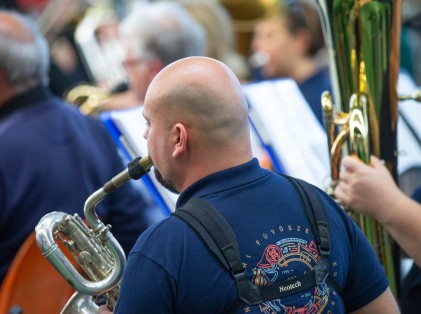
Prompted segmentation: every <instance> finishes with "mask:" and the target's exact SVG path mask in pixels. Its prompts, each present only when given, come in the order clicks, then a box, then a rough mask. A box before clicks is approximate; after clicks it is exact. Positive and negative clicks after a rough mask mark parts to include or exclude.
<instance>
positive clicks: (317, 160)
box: [243, 79, 330, 189]
mask: <svg viewBox="0 0 421 314" xmlns="http://www.w3.org/2000/svg"><path fill="white" fill-rule="evenodd" d="M243 88H244V91H245V93H246V95H247V98H248V100H249V105H250V106H252V107H253V109H254V111H255V112H256V114H257V115H258V116H259V118H260V120H261V121H262V124H263V126H264V128H265V129H266V131H267V134H268V136H269V137H270V141H271V143H272V145H273V147H274V149H275V151H276V153H277V155H278V158H279V159H280V161H281V163H282V165H283V167H284V169H285V171H286V173H287V174H289V175H291V176H294V177H297V178H301V179H304V180H306V181H308V182H310V183H312V184H314V185H316V186H318V187H319V188H321V189H325V188H326V185H327V183H328V179H329V177H330V166H329V154H328V144H327V136H326V133H325V131H324V129H323V128H322V126H321V125H320V123H319V122H318V120H317V118H316V117H315V116H314V114H313V112H312V111H311V108H310V107H309V105H308V104H307V102H306V100H305V99H304V97H303V96H302V94H301V91H300V90H299V88H298V86H297V84H296V83H295V82H294V81H293V80H291V79H280V80H271V81H263V82H258V83H251V84H246V85H244V86H243Z"/></svg>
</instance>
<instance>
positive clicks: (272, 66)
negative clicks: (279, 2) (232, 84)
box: [252, 17, 297, 78]
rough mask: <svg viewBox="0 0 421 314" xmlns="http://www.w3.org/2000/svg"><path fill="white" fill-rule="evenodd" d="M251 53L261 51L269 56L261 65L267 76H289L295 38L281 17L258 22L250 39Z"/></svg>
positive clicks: (293, 55)
mask: <svg viewBox="0 0 421 314" xmlns="http://www.w3.org/2000/svg"><path fill="white" fill-rule="evenodd" d="M252 51H253V53H259V52H263V53H265V54H266V55H267V56H268V57H269V58H268V61H267V63H266V64H265V65H263V67H262V72H263V75H265V76H266V77H268V78H275V77H286V76H290V73H291V70H290V68H291V65H292V63H293V62H292V61H293V60H294V59H295V58H296V55H297V50H296V38H295V37H294V35H292V34H291V33H290V32H289V31H288V28H287V26H286V22H285V20H284V18H282V17H274V18H271V19H267V20H263V21H261V22H259V23H258V24H257V25H256V27H255V30H254V35H253V40H252Z"/></svg>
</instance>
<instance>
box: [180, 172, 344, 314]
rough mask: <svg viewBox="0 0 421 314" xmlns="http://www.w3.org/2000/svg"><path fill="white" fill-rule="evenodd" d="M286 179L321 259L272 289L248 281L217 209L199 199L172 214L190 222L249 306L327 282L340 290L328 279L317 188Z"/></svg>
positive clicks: (326, 242) (324, 225) (322, 213)
mask: <svg viewBox="0 0 421 314" xmlns="http://www.w3.org/2000/svg"><path fill="white" fill-rule="evenodd" d="M283 176H284V177H285V178H287V179H288V180H289V181H290V182H291V183H292V184H293V186H294V187H295V189H296V190H297V191H298V193H299V195H300V198H301V201H302V203H303V206H304V208H305V210H306V216H307V219H308V221H309V223H310V226H311V229H312V232H313V234H314V236H315V239H316V244H317V247H318V249H319V253H320V256H321V259H320V261H319V262H318V264H317V266H316V267H315V269H314V271H312V272H309V273H307V274H305V275H303V276H300V277H296V278H293V279H290V280H287V281H284V282H281V283H277V284H273V285H269V286H264V287H258V286H255V285H254V284H253V283H252V282H251V281H249V280H247V278H246V275H245V268H244V266H243V264H242V261H241V255H240V250H239V247H238V243H237V239H236V237H235V234H234V232H233V231H232V229H231V227H230V226H229V224H228V223H227V222H226V220H225V219H224V217H222V215H221V214H220V213H219V211H218V210H217V209H216V208H215V207H213V206H212V205H210V204H209V203H207V202H206V201H204V200H202V199H200V198H193V199H191V200H189V201H188V202H187V203H186V204H184V205H183V206H182V207H180V208H178V209H177V210H176V211H175V212H173V213H172V215H173V216H177V217H179V218H181V219H183V220H184V221H185V222H187V223H188V224H189V225H190V226H191V227H192V228H193V229H194V230H195V231H196V232H197V233H198V234H199V235H200V236H201V238H202V239H203V240H204V241H205V243H206V244H207V246H208V248H209V249H210V250H211V252H213V253H214V254H215V255H216V257H218V259H219V260H220V261H221V263H222V264H223V266H224V267H225V269H226V270H228V271H230V272H231V273H232V275H233V277H234V279H235V281H236V285H237V291H238V294H239V298H240V300H241V301H243V302H245V303H246V304H248V305H254V304H259V303H262V302H264V301H268V300H273V299H277V298H281V297H285V296H288V295H292V294H295V293H298V292H300V291H304V290H307V289H308V288H310V287H314V286H315V285H319V284H323V283H325V282H326V281H327V283H328V284H329V285H331V286H332V287H333V288H334V289H335V290H337V285H336V283H335V282H334V281H333V280H330V277H329V276H328V275H329V254H330V234H329V225H328V221H327V219H326V214H325V211H324V207H323V204H322V203H321V201H320V200H319V197H318V196H317V195H316V192H315V190H314V188H313V187H311V186H310V185H309V184H308V183H306V182H305V181H302V180H298V179H294V178H292V177H289V176H286V175H283ZM312 205H313V206H312ZM243 305H244V304H243V303H239V304H236V307H235V308H237V307H238V306H243Z"/></svg>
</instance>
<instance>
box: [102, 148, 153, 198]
mask: <svg viewBox="0 0 421 314" xmlns="http://www.w3.org/2000/svg"><path fill="white" fill-rule="evenodd" d="M152 166H153V163H152V161H151V159H150V158H149V157H148V156H145V157H137V158H135V159H133V160H132V161H131V162H129V163H128V164H127V168H126V169H124V170H123V171H122V172H121V173H119V174H118V175H116V176H115V177H113V178H112V179H111V180H110V181H108V182H107V183H105V185H104V192H105V193H107V194H108V193H110V192H112V191H114V190H115V189H117V188H118V187H120V186H121V185H122V184H124V183H126V182H127V181H129V180H131V179H133V180H138V179H140V178H141V177H143V176H144V175H145V174H147V173H148V172H149V170H150V169H151V168H152Z"/></svg>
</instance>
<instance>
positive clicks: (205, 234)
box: [171, 198, 263, 305]
mask: <svg viewBox="0 0 421 314" xmlns="http://www.w3.org/2000/svg"><path fill="white" fill-rule="evenodd" d="M171 215H173V216H178V217H179V218H181V219H183V220H184V221H185V222H187V223H188V224H189V225H190V226H191V227H193V229H194V230H196V231H197V232H198V233H199V235H200V236H201V237H202V239H203V240H204V241H205V242H206V244H207V246H208V248H209V249H210V250H211V251H212V252H213V253H214V254H215V255H216V256H217V257H218V259H219V260H220V261H221V262H222V264H223V265H224V267H225V269H226V270H228V271H230V272H231V274H232V275H233V277H234V279H235V283H236V285H237V290H238V295H239V298H240V299H241V300H242V301H243V302H245V303H247V304H249V305H254V304H259V303H262V302H263V300H262V296H261V293H260V289H259V287H257V286H255V285H254V284H253V283H252V282H251V281H250V280H248V279H247V277H246V274H245V268H244V265H243V263H242V261H241V255H240V249H239V247H238V242H237V238H236V236H235V234H234V232H233V231H232V229H231V227H230V226H229V225H228V223H227V221H226V220H225V218H224V217H222V215H221V214H220V213H219V211H218V210H217V209H216V208H215V207H213V206H212V205H210V204H209V203H207V202H206V201H204V200H202V199H200V198H193V199H191V200H189V201H188V202H187V203H186V204H184V205H183V206H182V207H180V208H178V209H177V210H176V211H175V212H173V213H172V214H171Z"/></svg>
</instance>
